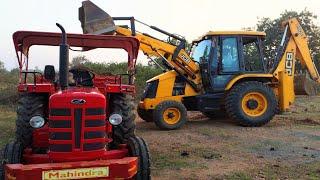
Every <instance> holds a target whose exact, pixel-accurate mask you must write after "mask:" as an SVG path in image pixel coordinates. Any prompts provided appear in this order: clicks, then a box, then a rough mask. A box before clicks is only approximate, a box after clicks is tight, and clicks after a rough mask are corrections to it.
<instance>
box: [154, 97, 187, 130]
mask: <svg viewBox="0 0 320 180" xmlns="http://www.w3.org/2000/svg"><path fill="white" fill-rule="evenodd" d="M153 120H154V122H155V124H156V125H157V126H158V127H159V128H160V129H165V130H173V129H178V128H180V127H181V126H182V125H184V124H185V123H186V122H187V109H186V107H185V106H184V105H183V104H182V103H180V102H177V101H164V102H161V103H160V104H158V105H157V106H156V108H155V109H154V110H153Z"/></svg>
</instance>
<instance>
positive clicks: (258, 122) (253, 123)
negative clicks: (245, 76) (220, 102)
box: [225, 81, 278, 127]
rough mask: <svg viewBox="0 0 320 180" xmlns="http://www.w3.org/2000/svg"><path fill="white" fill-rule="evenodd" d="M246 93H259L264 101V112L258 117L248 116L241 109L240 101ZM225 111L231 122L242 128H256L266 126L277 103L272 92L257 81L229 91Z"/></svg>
mask: <svg viewBox="0 0 320 180" xmlns="http://www.w3.org/2000/svg"><path fill="white" fill-rule="evenodd" d="M248 93H260V94H262V95H263V97H264V98H265V99H266V102H267V103H266V104H267V107H266V110H265V112H264V113H263V114H261V115H260V116H256V117H253V116H249V115H247V114H246V113H245V112H244V110H243V108H242V99H243V97H244V96H245V95H246V94H248ZM225 103H226V104H225V108H226V111H227V113H228V115H229V117H231V118H232V119H233V120H235V121H236V122H238V123H239V124H240V125H242V126H247V127H258V126H262V125H265V124H267V123H268V122H269V121H270V120H271V119H272V118H273V117H274V115H275V113H276V111H277V105H278V101H277V98H276V96H275V94H274V93H273V90H272V89H271V88H270V87H269V86H267V85H265V84H263V83H261V82H258V81H249V82H243V83H240V84H237V85H236V86H235V87H233V88H232V89H231V91H230V92H229V94H228V95H227V97H226V99H225Z"/></svg>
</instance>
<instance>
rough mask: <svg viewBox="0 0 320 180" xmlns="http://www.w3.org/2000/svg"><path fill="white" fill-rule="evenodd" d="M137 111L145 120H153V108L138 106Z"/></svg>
mask: <svg viewBox="0 0 320 180" xmlns="http://www.w3.org/2000/svg"><path fill="white" fill-rule="evenodd" d="M137 112H138V115H139V117H140V118H141V119H142V120H144V121H145V122H153V117H152V110H146V109H142V108H140V107H139V106H138V108H137Z"/></svg>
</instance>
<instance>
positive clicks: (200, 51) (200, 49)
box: [191, 39, 212, 63]
mask: <svg viewBox="0 0 320 180" xmlns="http://www.w3.org/2000/svg"><path fill="white" fill-rule="evenodd" d="M211 45H212V41H211V40H210V39H207V40H203V41H200V42H199V43H198V44H194V45H193V48H192V52H191V57H192V58H193V60H194V61H196V62H199V63H200V62H201V61H203V60H206V61H207V60H208V58H209V53H210V48H211Z"/></svg>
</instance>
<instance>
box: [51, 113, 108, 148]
mask: <svg viewBox="0 0 320 180" xmlns="http://www.w3.org/2000/svg"><path fill="white" fill-rule="evenodd" d="M105 125H106V121H105V109H104V108H70V109H67V108H65V109H57V108H53V109H51V110H50V117H49V132H50V135H49V150H50V152H51V153H54V152H65V153H67V152H74V151H77V152H79V151H80V152H86V151H95V150H104V149H105V145H106V141H105V138H106V132H105Z"/></svg>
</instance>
